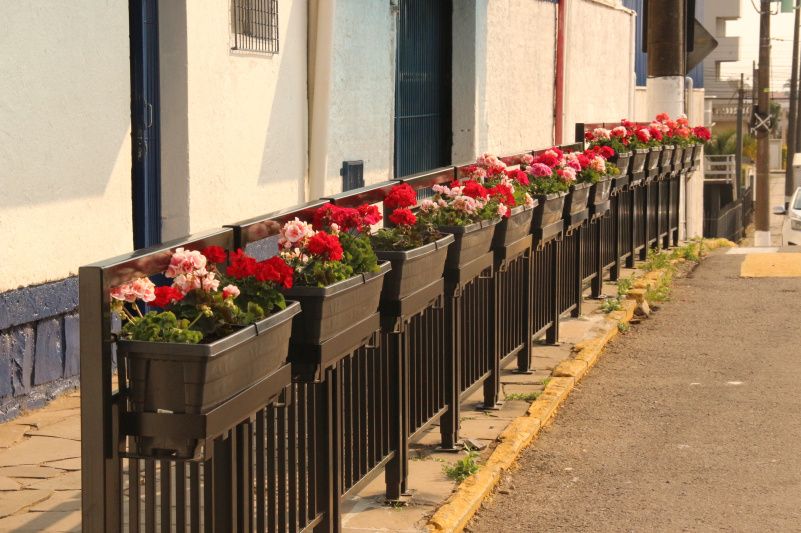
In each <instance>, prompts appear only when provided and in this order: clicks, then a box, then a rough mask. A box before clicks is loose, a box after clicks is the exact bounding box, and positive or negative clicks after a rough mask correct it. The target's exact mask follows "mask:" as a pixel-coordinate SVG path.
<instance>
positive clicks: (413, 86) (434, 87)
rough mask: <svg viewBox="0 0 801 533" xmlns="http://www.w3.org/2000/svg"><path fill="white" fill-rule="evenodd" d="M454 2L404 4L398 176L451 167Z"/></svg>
mask: <svg viewBox="0 0 801 533" xmlns="http://www.w3.org/2000/svg"><path fill="white" fill-rule="evenodd" d="M451 14H452V4H451V0H400V3H399V15H398V45H397V58H396V78H395V80H396V82H395V177H396V178H400V177H402V176H407V175H409V174H414V173H416V172H423V171H425V170H431V169H433V168H437V167H441V166H445V165H448V164H450V162H451V139H452V136H451V16H452V15H451Z"/></svg>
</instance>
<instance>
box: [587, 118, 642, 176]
mask: <svg viewBox="0 0 801 533" xmlns="http://www.w3.org/2000/svg"><path fill="white" fill-rule="evenodd" d="M628 137H629V135H628V130H626V127H625V126H616V127H614V128H612V129H611V130H609V129H606V128H595V129H593V130H592V131H588V132H587V133H585V134H584V139H585V140H586V141H588V143H589V147H590V148H594V147H595V146H607V147H609V148H611V149H612V150H613V151H614V155H613V156H611V157H608V158H607V161H609V162H610V163H612V164H613V165H615V166H616V167H617V168H618V170H619V171H620V172H619V173H618V175H617V178H616V180H615V188H616V189H618V188H622V187H623V186H624V185H626V184H627V183H628V172H629V162H630V161H631V149H630V147H629V141H628ZM623 179H625V180H626V183H623V182H622V180H623Z"/></svg>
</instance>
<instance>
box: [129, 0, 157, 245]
mask: <svg viewBox="0 0 801 533" xmlns="http://www.w3.org/2000/svg"><path fill="white" fill-rule="evenodd" d="M128 11H129V25H130V40H131V141H132V163H133V168H132V170H131V186H132V187H131V193H132V194H131V196H132V199H133V228H134V248H144V247H147V246H152V245H154V244H158V243H160V242H161V146H160V144H161V141H160V136H159V130H160V128H159V113H158V111H159V35H158V0H129V3H128Z"/></svg>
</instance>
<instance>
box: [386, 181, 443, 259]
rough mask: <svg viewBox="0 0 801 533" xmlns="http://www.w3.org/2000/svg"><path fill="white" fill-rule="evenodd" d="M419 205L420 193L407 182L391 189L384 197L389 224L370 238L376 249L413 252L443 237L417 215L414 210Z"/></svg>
mask: <svg viewBox="0 0 801 533" xmlns="http://www.w3.org/2000/svg"><path fill="white" fill-rule="evenodd" d="M416 205H417V193H416V192H415V190H414V189H413V188H412V187H411V186H410V185H409V184H407V183H400V184H398V185H395V186H393V187H392V189H390V191H389V193H388V194H387V196H386V198H384V208H386V209H388V210H390V211H391V212H390V213H389V216H388V217H387V218H388V220H389V223H388V224H386V225H385V226H384V227H383V228H381V229H379V230H378V231H377V232H376V233H375V235H373V236H372V237H371V241H372V244H373V247H374V248H375V249H376V250H382V251H393V250H411V249H412V248H418V247H420V246H424V245H426V244H428V243H431V242H434V241H435V240H437V239H438V238H439V237H441V234H440V233H439V232H438V231H437V230H436V229H435V228H434V227H433V225H432V224H431V223H430V222H426V221H425V220H422V219H421V218H420V217H418V216H417V215H415V213H414V211H412V209H411V208H413V207H414V206H416Z"/></svg>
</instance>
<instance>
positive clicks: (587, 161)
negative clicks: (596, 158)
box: [576, 154, 590, 170]
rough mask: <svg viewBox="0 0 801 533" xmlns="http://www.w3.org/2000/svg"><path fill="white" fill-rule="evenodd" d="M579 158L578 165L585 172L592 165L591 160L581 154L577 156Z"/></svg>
mask: <svg viewBox="0 0 801 533" xmlns="http://www.w3.org/2000/svg"><path fill="white" fill-rule="evenodd" d="M576 157H577V158H578V163H579V165H581V169H582V170H584V169H585V168H587V166H588V165H589V164H590V158H589V157H587V156H586V155H584V154H579V155H577V156H576Z"/></svg>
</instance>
